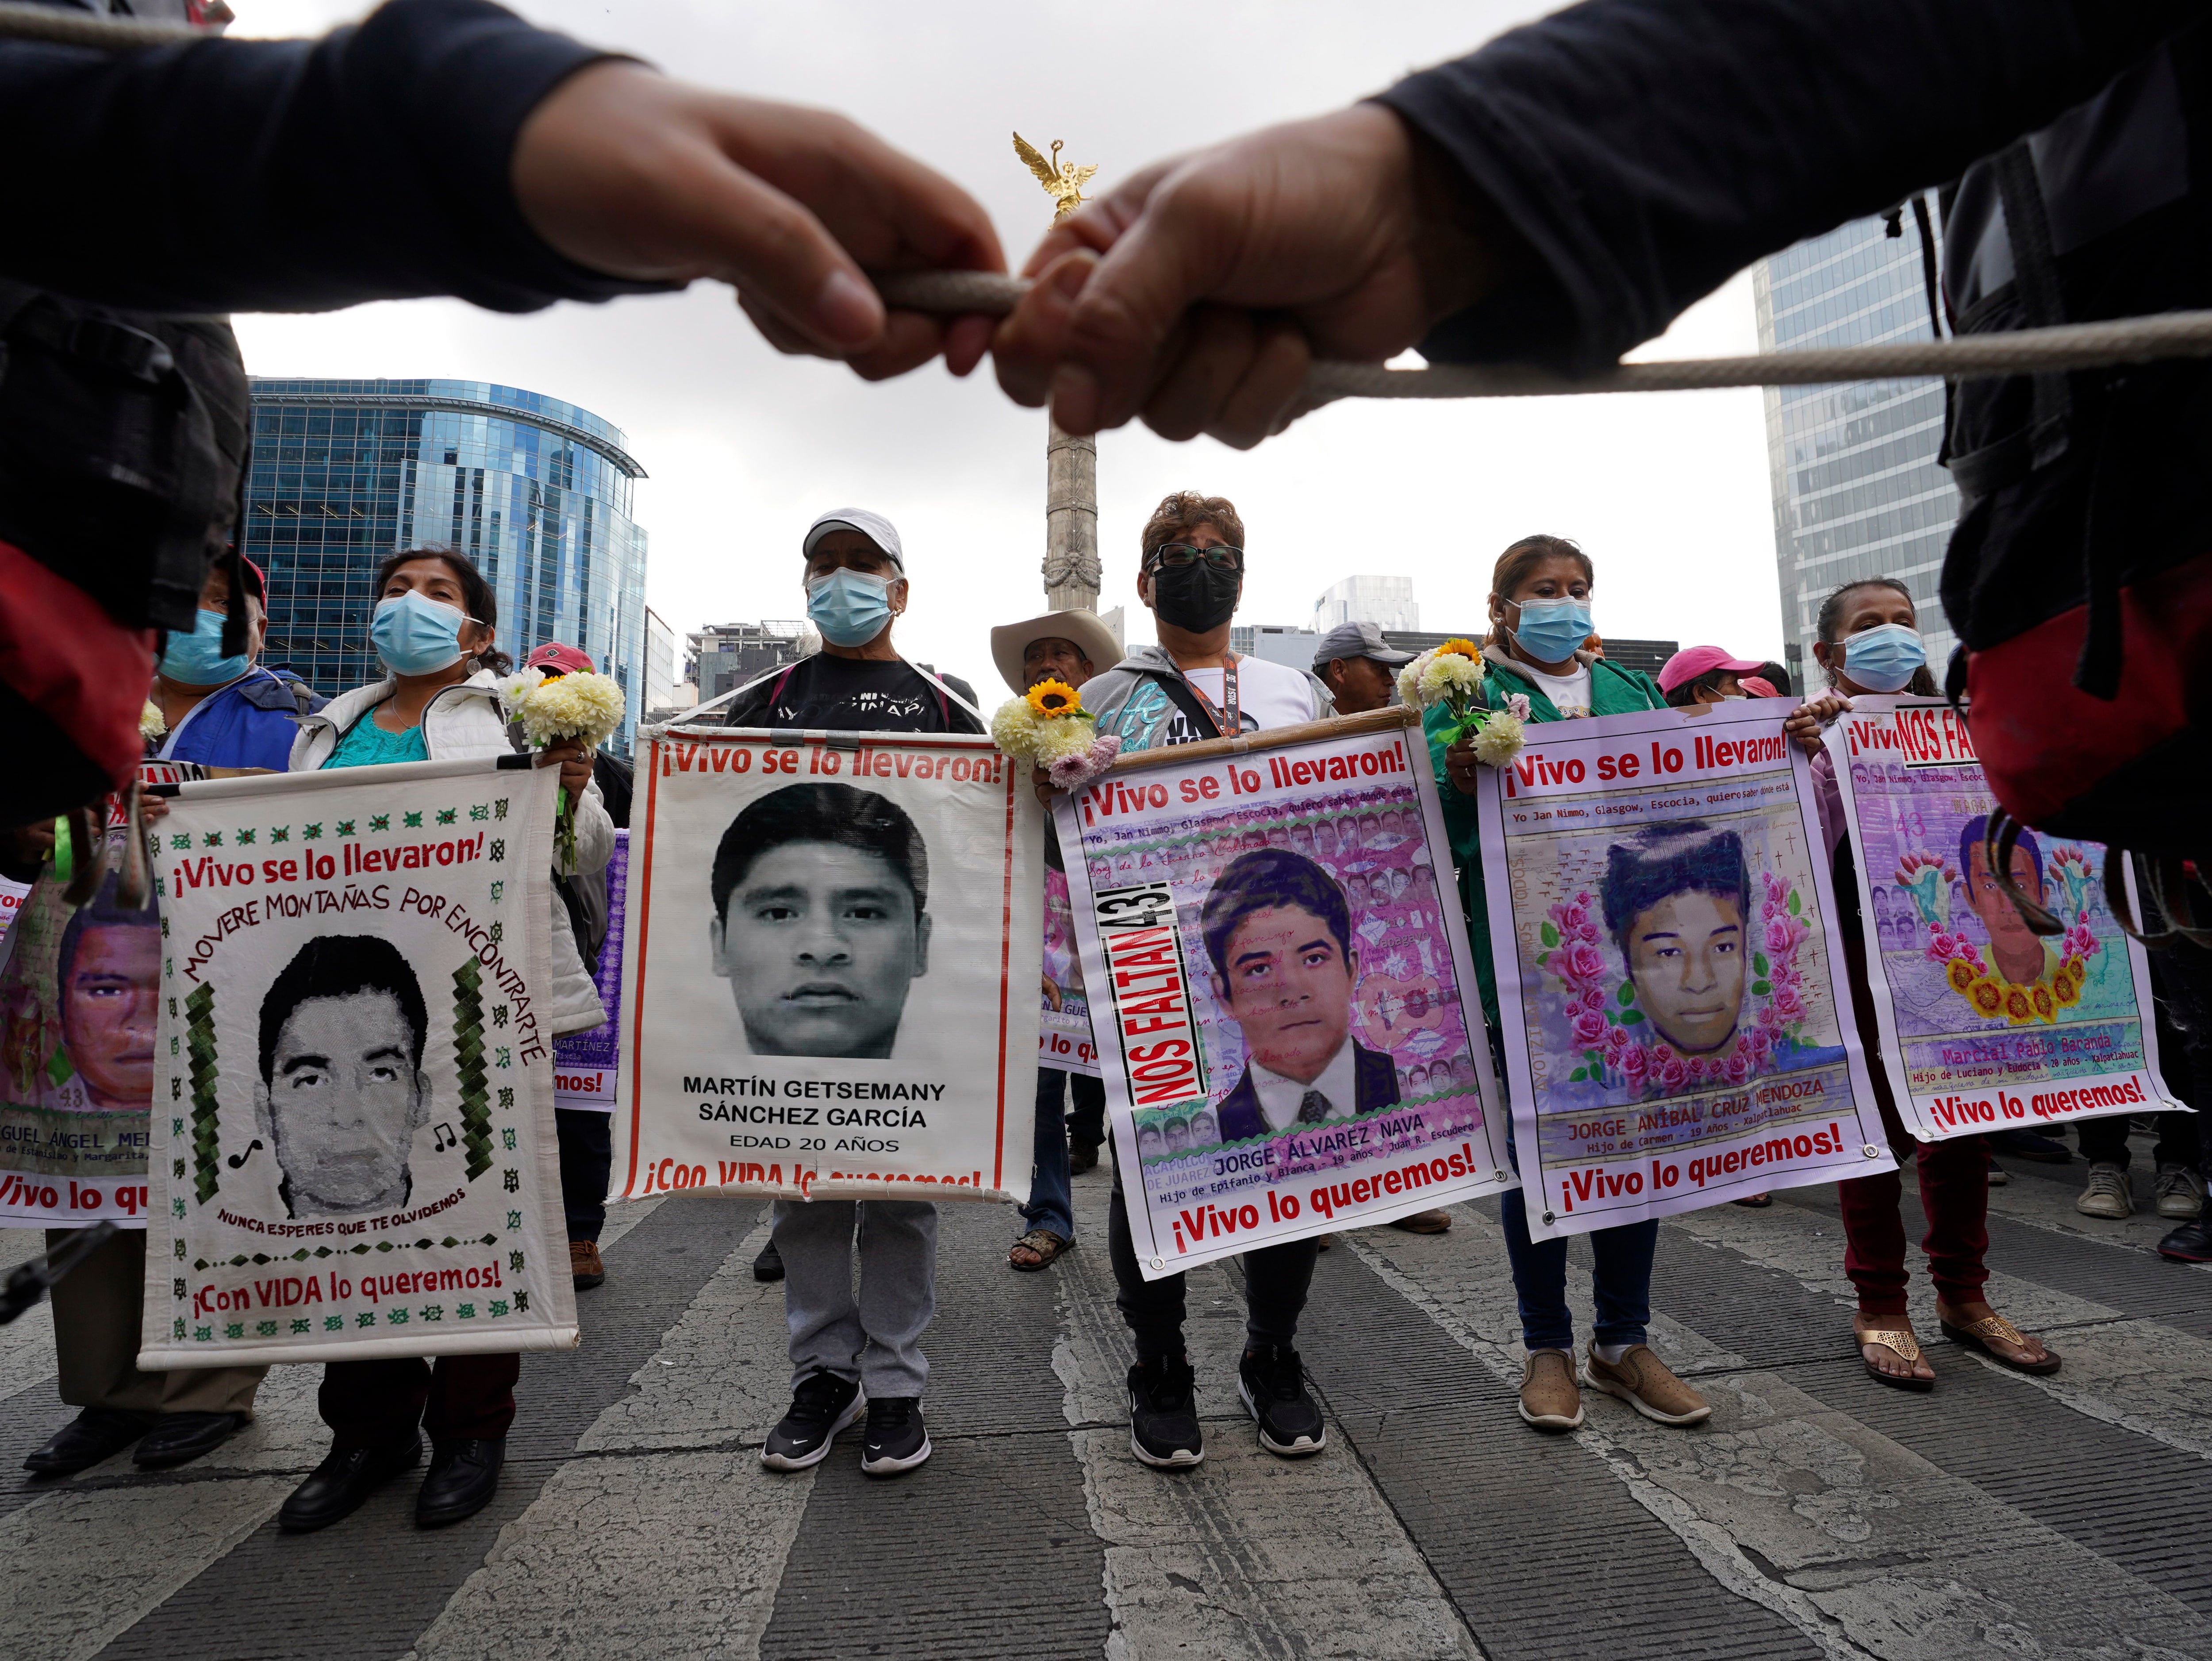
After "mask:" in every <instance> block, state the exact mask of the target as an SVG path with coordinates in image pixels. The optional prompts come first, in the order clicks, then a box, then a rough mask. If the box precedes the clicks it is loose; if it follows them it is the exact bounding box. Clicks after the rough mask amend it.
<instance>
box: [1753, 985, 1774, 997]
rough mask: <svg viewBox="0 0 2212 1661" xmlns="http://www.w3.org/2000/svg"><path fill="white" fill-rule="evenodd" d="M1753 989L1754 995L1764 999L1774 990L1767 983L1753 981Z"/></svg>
mask: <svg viewBox="0 0 2212 1661" xmlns="http://www.w3.org/2000/svg"><path fill="white" fill-rule="evenodd" d="M1751 989H1752V992H1753V995H1756V996H1759V997H1761V998H1763V997H1765V995H1767V994H1768V993H1770V992H1771V991H1773V990H1774V988H1773V986H1772V985H1771V984H1770V983H1767V982H1765V981H1753V983H1751Z"/></svg>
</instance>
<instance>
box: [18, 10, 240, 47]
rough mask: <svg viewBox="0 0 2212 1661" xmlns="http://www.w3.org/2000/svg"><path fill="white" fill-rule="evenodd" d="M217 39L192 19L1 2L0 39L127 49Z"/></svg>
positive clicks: (212, 31)
mask: <svg viewBox="0 0 2212 1661" xmlns="http://www.w3.org/2000/svg"><path fill="white" fill-rule="evenodd" d="M214 39H216V33H215V31H214V30H212V29H200V28H194V27H192V26H191V24H190V23H163V22H158V21H154V20H152V19H150V18H144V17H114V16H110V15H106V14H104V13H100V12H89V11H76V10H73V9H70V8H67V7H63V6H26V5H19V4H15V3H14V0H7V3H0V40H43V41H45V42H46V44H47V45H49V46H90V47H92V48H93V49H94V51H97V52H123V51H127V50H129V49H131V48H132V47H137V46H179V45H181V44H183V43H185V42H186V41H191V40H214Z"/></svg>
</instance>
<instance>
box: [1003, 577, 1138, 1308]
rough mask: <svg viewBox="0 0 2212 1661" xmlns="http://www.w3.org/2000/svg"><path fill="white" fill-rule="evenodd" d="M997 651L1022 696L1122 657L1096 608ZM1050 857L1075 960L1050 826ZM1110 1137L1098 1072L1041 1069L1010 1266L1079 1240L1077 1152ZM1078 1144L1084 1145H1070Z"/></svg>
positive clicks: (1033, 1264) (1086, 677)
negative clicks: (1074, 1184)
mask: <svg viewBox="0 0 2212 1661" xmlns="http://www.w3.org/2000/svg"><path fill="white" fill-rule="evenodd" d="M991 655H992V658H993V659H994V661H996V663H997V664H998V666H999V673H1000V675H1001V676H1002V677H1003V678H1005V680H1006V684H1007V686H1008V687H1010V688H1012V691H1013V692H1014V695H1015V696H1016V697H1021V696H1023V695H1024V694H1025V693H1027V692H1028V691H1029V690H1030V688H1031V687H1032V686H1035V685H1036V684H1039V683H1040V682H1042V681H1048V680H1056V681H1058V682H1060V684H1062V685H1065V686H1068V687H1072V688H1073V689H1075V690H1076V691H1081V690H1082V689H1083V687H1084V686H1085V684H1088V683H1089V682H1090V680H1091V678H1092V676H1094V675H1095V674H1097V671H1098V666H1099V665H1101V664H1108V663H1112V662H1114V661H1115V660H1118V659H1119V658H1120V657H1121V642H1118V641H1116V640H1115V638H1114V631H1113V630H1110V629H1109V628H1108V627H1107V626H1106V624H1104V622H1103V621H1102V620H1101V619H1100V618H1099V616H1098V614H1097V612H1096V611H1048V612H1046V613H1045V614H1044V615H1043V616H1042V617H1039V618H1030V619H1029V620H1028V621H1026V622H1024V623H1009V624H1002V625H1000V627H999V628H996V629H994V630H991ZM1044 857H1045V873H1046V874H1045V907H1046V913H1047V918H1048V943H1049V940H1050V934H1049V928H1050V918H1051V915H1052V912H1053V910H1054V904H1055V902H1056V903H1057V904H1058V906H1059V907H1060V914H1061V922H1062V924H1063V926H1064V928H1065V931H1066V932H1065V939H1066V950H1067V952H1068V956H1069V959H1070V962H1071V964H1073V959H1074V928H1073V919H1072V918H1069V917H1068V916H1066V903H1067V873H1066V861H1065V860H1064V859H1063V857H1062V856H1061V854H1060V838H1059V837H1058V836H1057V835H1055V834H1054V831H1053V827H1052V825H1051V824H1049V823H1048V824H1046V826H1045V831H1044ZM1071 972H1073V975H1074V977H1075V979H1076V981H1077V983H1078V989H1080V982H1081V979H1082V970H1081V967H1080V965H1079V964H1074V966H1073V969H1072V971H1071ZM1051 977H1052V969H1051V965H1050V964H1049V963H1048V964H1047V966H1046V976H1045V986H1044V997H1045V1001H1046V1003H1047V1005H1048V1007H1050V1008H1052V1009H1053V1010H1054V1011H1057V1010H1059V1009H1060V1006H1061V1001H1062V999H1061V993H1062V988H1061V987H1060V985H1059V984H1058V983H1055V982H1054V980H1053V979H1052V978H1051ZM1071 1092H1072V1093H1073V1096H1074V1098H1075V1112H1074V1113H1073V1114H1072V1115H1071V1114H1067V1113H1066V1111H1065V1110H1064V1109H1063V1107H1062V1103H1063V1101H1064V1100H1065V1099H1066V1097H1067V1096H1068V1095H1069V1094H1070V1093H1071ZM1085 1133H1088V1134H1087V1135H1086V1134H1085ZM1105 1140H1106V1086H1105V1085H1104V1083H1103V1082H1102V1081H1101V1080H1100V1079H1099V1077H1098V1075H1097V1074H1096V1073H1073V1072H1069V1071H1068V1070H1066V1068H1057V1067H1042V1066H1040V1067H1039V1068H1037V1086H1036V1163H1035V1165H1033V1167H1032V1169H1031V1171H1030V1202H1029V1204H1027V1205H1026V1206H1024V1207H1023V1208H1022V1213H1021V1215H1022V1220H1023V1222H1024V1224H1026V1225H1027V1229H1026V1231H1025V1232H1024V1233H1023V1235H1022V1237H1021V1238H1019V1239H1018V1240H1016V1241H1015V1242H1014V1244H1012V1247H1010V1248H1009V1249H1008V1250H1007V1252H1006V1262H1008V1264H1010V1265H1011V1266H1012V1267H1013V1268H1014V1269H1019V1270H1021V1271H1023V1272H1024V1273H1034V1272H1036V1270H1038V1269H1042V1268H1044V1267H1045V1266H1046V1265H1047V1264H1048V1263H1049V1262H1052V1260H1053V1259H1054V1258H1055V1257H1057V1256H1060V1253H1061V1252H1063V1251H1065V1250H1067V1248H1068V1247H1069V1246H1071V1245H1073V1244H1075V1206H1074V1201H1073V1196H1071V1194H1070V1192H1069V1188H1068V1184H1069V1180H1070V1178H1071V1177H1072V1176H1073V1172H1074V1171H1075V1170H1076V1169H1077V1168H1078V1166H1077V1164H1076V1159H1075V1155H1076V1154H1077V1153H1081V1154H1082V1155H1084V1156H1085V1158H1084V1159H1083V1162H1082V1164H1081V1165H1080V1169H1082V1170H1085V1171H1088V1170H1090V1169H1091V1168H1092V1167H1093V1166H1095V1165H1097V1163H1098V1148H1099V1145H1100V1144H1101V1143H1102V1142H1103V1141H1105ZM1071 1142H1074V1143H1077V1144H1079V1146H1078V1147H1074V1148H1071V1147H1070V1143H1071Z"/></svg>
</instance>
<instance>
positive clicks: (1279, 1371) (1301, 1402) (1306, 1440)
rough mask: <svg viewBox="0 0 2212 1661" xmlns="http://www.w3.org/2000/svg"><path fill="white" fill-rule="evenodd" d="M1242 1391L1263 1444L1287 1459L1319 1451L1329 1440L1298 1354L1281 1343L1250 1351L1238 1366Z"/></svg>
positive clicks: (1245, 1403) (1239, 1383)
mask: <svg viewBox="0 0 2212 1661" xmlns="http://www.w3.org/2000/svg"><path fill="white" fill-rule="evenodd" d="M1237 1395H1239V1396H1242V1397H1243V1399H1244V1405H1245V1406H1246V1407H1247V1408H1249V1409H1251V1412H1252V1417H1253V1419H1254V1421H1255V1422H1256V1423H1257V1424H1258V1425H1259V1427H1260V1445H1261V1447H1263V1448H1265V1449H1267V1451H1268V1452H1270V1453H1279V1454H1281V1455H1282V1456H1283V1457H1285V1459H1298V1458H1303V1457H1305V1456H1306V1455H1307V1454H1309V1453H1319V1452H1320V1451H1322V1447H1323V1446H1324V1445H1327V1443H1328V1426H1327V1425H1325V1424H1323V1423H1322V1417H1321V1409H1319V1408H1317V1407H1316V1406H1315V1405H1314V1400H1313V1397H1312V1396H1309V1395H1307V1394H1306V1370H1305V1367H1304V1365H1303V1364H1302V1363H1300V1361H1299V1360H1298V1353H1297V1351H1296V1350H1294V1349H1285V1348H1281V1347H1280V1346H1279V1345H1273V1344H1271V1345H1268V1346H1267V1347H1266V1348H1262V1349H1258V1350H1247V1351H1245V1352H1244V1359H1243V1360H1241V1361H1239V1362H1238V1363H1237Z"/></svg>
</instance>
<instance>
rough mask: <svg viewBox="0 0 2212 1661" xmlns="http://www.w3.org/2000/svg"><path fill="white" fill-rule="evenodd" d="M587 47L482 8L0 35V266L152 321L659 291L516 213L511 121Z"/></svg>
mask: <svg viewBox="0 0 2212 1661" xmlns="http://www.w3.org/2000/svg"><path fill="white" fill-rule="evenodd" d="M606 56H608V54H606V53H605V52H600V51H599V50H598V49H596V48H594V47H591V46H582V45H580V44H579V43H578V42H576V41H574V40H569V39H568V37H567V36H566V35H562V34H555V33H550V31H547V30H544V29H538V28H533V27H531V26H530V25H529V24H527V23H526V22H524V21H522V20H521V19H520V18H519V17H517V16H515V15H513V13H511V12H507V11H503V10H501V9H500V8H499V7H497V6H494V5H489V4H487V3H485V0H392V3H390V4H388V5H384V6H380V7H379V8H378V9H376V10H374V11H373V12H371V13H370V14H369V15H368V17H367V18H365V19H364V20H363V21H361V22H360V23H358V24H354V25H349V26H347V27H341V28H337V29H334V30H332V31H331V33H330V34H329V35H327V36H326V37H325V38H324V39H322V40H203V41H198V42H195V43H191V44H187V45H181V46H160V47H155V48H151V49H149V50H144V51H137V52H90V51H84V50H80V49H78V48H75V47H67V46H44V45H40V44H36V43H33V42H28V41H20V40H0V143H5V144H6V145H7V147H8V149H7V153H8V154H9V155H15V156H21V157H29V156H35V157H36V158H37V159H38V160H37V165H36V166H25V167H11V168H10V169H9V171H8V174H7V177H6V179H5V181H4V183H0V210H4V211H0V222H4V224H5V225H6V230H5V232H4V234H0V276H5V277H14V278H15V279H16V280H18V281H20V282H23V283H33V284H35V285H36V286H38V287H40V288H45V289H55V290H58V291H60V292H64V293H68V294H73V295H79V296H81V297H82V298H85V299H88V300H97V301H106V302H107V303H109V304H111V305H116V306H125V307H137V308H139V309H142V310H147V311H168V312H231V311H241V312H244V311H275V312H289V311H322V310H326V309H330V308H332V307H339V306H350V305H354V304H356V303H358V302H360V301H364V300H392V299H403V298H407V297H410V296H415V295H459V297H460V298H462V299H464V300H467V301H473V302H474V303H475V304H477V305H479V306H484V307H489V308H491V309H492V310H494V311H502V312H526V311H533V310H536V309H537V308H538V307H542V306H548V305H550V304H551V303H552V302H553V301H556V300H605V299H607V298H609V297H611V296H612V295H618V294H637V293H645V292H649V291H652V290H654V289H661V288H665V287H666V286H667V285H665V284H663V283H631V282H627V281H624V280H623V279H620V278H617V277H606V276H603V275H601V274H600V273H599V272H596V271H587V270H586V269H585V268H583V267H582V266H580V265H574V264H572V263H571V262H569V261H568V260H567V259H563V258H562V256H561V255H559V254H557V253H556V252H554V251H553V250H552V249H551V248H550V247H548V246H546V245H545V244H544V242H543V241H542V240H539V238H538V235H537V234H536V233H535V232H534V231H532V229H531V228H530V227H529V225H528V224H527V223H526V222H525V220H524V219H523V217H522V213H521V210H520V208H518V207H517V206H516V205H515V201H514V191H513V183H512V180H511V179H510V176H509V163H510V161H512V159H513V150H514V138H515V134H516V133H517V132H518V131H520V128H521V126H522V124H523V122H524V120H525V119H527V117H528V116H529V114H530V113H531V111H532V109H534V108H535V107H536V106H538V102H539V101H540V100H542V99H544V96H545V95H546V94H548V93H550V91H552V90H553V88H556V87H557V86H558V85H560V83H561V82H562V81H564V80H566V79H567V78H568V76H571V75H573V74H574V73H575V71H576V70H579V69H580V68H582V67H583V66H584V65H585V64H591V63H594V62H597V61H599V59H601V58H605V57H606ZM211 156H212V157H220V158H222V160H221V161H220V163H219V164H211V163H210V160H209V158H210V157H211Z"/></svg>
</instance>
